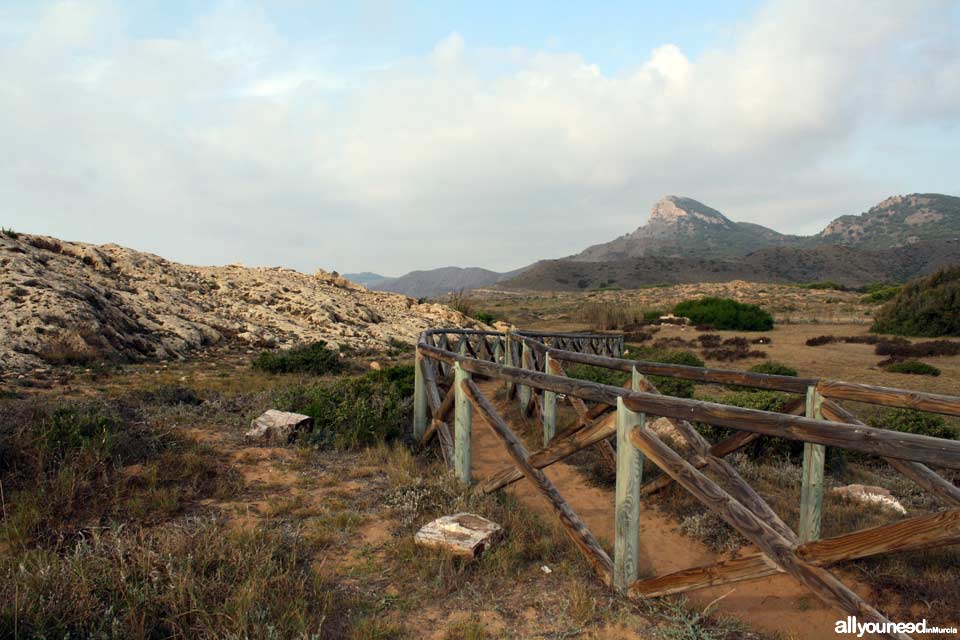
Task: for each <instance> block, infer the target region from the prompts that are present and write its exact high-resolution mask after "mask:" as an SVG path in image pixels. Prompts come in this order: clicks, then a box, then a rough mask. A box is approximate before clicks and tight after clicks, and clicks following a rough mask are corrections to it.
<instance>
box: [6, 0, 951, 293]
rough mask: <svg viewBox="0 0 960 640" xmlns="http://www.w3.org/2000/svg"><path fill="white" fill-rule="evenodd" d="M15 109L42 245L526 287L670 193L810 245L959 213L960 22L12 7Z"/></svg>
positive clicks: (482, 8) (24, 198)
mask: <svg viewBox="0 0 960 640" xmlns="http://www.w3.org/2000/svg"><path fill="white" fill-rule="evenodd" d="M591 5H599V6H591ZM0 114H2V116H0V144H2V147H3V154H2V156H0V203H2V204H0V224H2V225H3V226H7V227H12V228H14V229H16V230H18V231H23V232H27V233H41V234H49V235H54V236H57V237H60V238H64V239H68V240H79V241H85V242H94V243H107V242H113V243H117V244H122V245H125V246H129V247H132V248H135V249H139V250H144V251H150V252H153V253H157V254H160V255H162V256H164V257H167V258H170V259H173V260H177V261H180V262H186V263H190V264H228V263H242V264H247V265H251V266H253V265H263V266H272V265H280V266H287V267H292V268H296V269H299V270H301V271H305V272H312V271H314V270H315V269H317V268H324V269H327V270H337V271H340V272H341V273H345V272H356V271H374V272H378V273H381V274H386V275H400V274H402V273H405V272H407V271H410V270H414V269H429V268H434V267H440V266H447V265H456V266H483V267H487V268H491V269H496V270H508V269H513V268H517V267H520V266H523V265H526V264H529V263H531V262H533V261H535V260H537V259H542V258H553V257H562V256H565V255H570V254H572V253H576V252H578V251H580V250H581V249H583V248H585V247H586V246H588V245H590V244H595V243H598V242H605V241H608V240H611V239H613V238H615V237H617V236H619V235H622V234H624V233H628V232H630V231H632V230H634V229H635V228H636V227H637V226H639V225H641V224H643V223H644V222H645V221H646V219H647V217H648V216H649V212H650V208H651V206H652V205H653V204H654V203H655V202H656V201H657V200H658V199H659V198H661V197H663V196H665V195H669V194H673V195H681V196H687V197H691V198H695V199H697V200H700V201H701V202H704V203H705V204H707V205H709V206H712V207H714V208H716V209H719V210H720V211H722V212H724V213H725V214H726V215H727V216H728V217H730V218H732V219H734V220H742V221H749V222H755V223H759V224H764V225H767V226H770V227H772V228H774V229H777V230H778V231H782V232H789V233H804V234H809V233H815V232H817V231H818V230H819V229H820V228H822V227H823V226H824V224H825V223H827V222H829V221H830V220H831V219H833V218H835V217H837V216H839V215H843V214H849V213H859V212H862V211H864V210H866V209H868V208H869V207H870V206H872V205H873V204H876V203H877V202H879V201H880V200H882V199H883V198H886V197H887V196H890V195H893V194H897V193H913V192H938V193H947V194H952V195H960V152H958V150H960V2H956V1H954V2H947V1H942V0H941V1H936V0H931V1H926V0H911V1H910V2H903V1H902V0H869V1H862V2H858V1H856V0H850V1H844V2H836V1H835V0H830V1H825V0H823V1H822V0H782V1H772V2H763V1H747V0H735V1H732V2H724V3H716V2H709V1H706V0H701V1H699V2H675V3H652V2H645V3H640V2H623V3H617V2H606V3H580V4H575V3H566V2H525V3H514V2H484V3H454V2H437V1H433V2H418V3H406V2H400V1H396V2H394V1H391V0H370V1H363V0H361V1H359V2H354V3H343V2H336V3H334V2H317V1H314V2H308V1H307V0H274V1H272V2H253V1H243V0H224V1H218V2H217V1H215V2H201V1H190V2H187V1H179V2H178V1H161V0H157V1H153V0H126V1H123V2H120V1H111V0H91V1H90V2H81V1H63V2H26V1H22V0H0Z"/></svg>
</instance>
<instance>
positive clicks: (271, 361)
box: [253, 340, 344, 376]
mask: <svg viewBox="0 0 960 640" xmlns="http://www.w3.org/2000/svg"><path fill="white" fill-rule="evenodd" d="M253 368H254V369H260V370H261V371H266V372H268V373H310V374H313V375H318V376H319V375H323V374H326V373H338V372H339V371H342V370H343V368H344V363H343V359H342V358H341V355H340V354H339V353H338V352H336V351H334V350H333V349H331V348H330V347H328V346H327V343H326V342H325V341H323V340H319V341H317V342H313V343H311V344H308V345H304V346H302V347H294V348H292V349H286V350H281V351H264V352H263V353H261V354H260V355H259V356H258V357H257V358H256V359H255V360H254V361H253Z"/></svg>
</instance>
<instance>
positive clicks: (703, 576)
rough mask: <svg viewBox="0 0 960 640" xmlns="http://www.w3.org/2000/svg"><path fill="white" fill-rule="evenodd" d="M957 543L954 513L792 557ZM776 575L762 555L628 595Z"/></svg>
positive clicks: (804, 548) (839, 557) (840, 557)
mask: <svg viewBox="0 0 960 640" xmlns="http://www.w3.org/2000/svg"><path fill="white" fill-rule="evenodd" d="M950 544H960V509H952V510H950V511H941V512H940V513H935V514H932V515H926V516H919V517H917V518H911V519H909V520H901V521H900V522H895V523H893V524H887V525H882V526H879V527H872V528H869V529H861V530H860V531H854V532H853V533H847V534H844V535H842V536H836V537H834V538H826V539H824V540H815V541H813V542H808V543H806V544H802V545H800V546H799V547H797V549H796V551H797V555H798V556H799V557H801V558H803V559H805V560H808V561H810V562H812V563H813V564H816V565H818V566H830V565H832V564H836V563H838V562H845V561H848V560H857V559H859V558H867V557H869V556H875V555H879V554H883V553H894V552H902V551H913V550H916V549H927V548H930V547H938V546H944V545H950ZM776 573H782V569H780V568H779V567H777V566H776V565H773V564H772V563H771V562H770V561H769V560H767V558H766V557H765V556H764V555H763V554H762V553H751V554H748V555H745V556H742V557H740V558H735V559H733V560H724V561H722V562H718V563H716V564H711V565H707V566H703V567H694V568H692V569H683V570H681V571H675V572H673V573H669V574H666V575H663V576H657V577H656V578H649V579H646V580H639V581H637V582H635V583H633V584H632V585H631V586H630V594H631V595H634V596H642V597H647V598H655V597H658V596H665V595H670V594H674V593H684V592H686V591H693V590H696V589H705V588H707V587H715V586H718V585H724V584H730V583H733V582H741V581H743V580H752V579H754V578H762V577H764V576H769V575H774V574H776Z"/></svg>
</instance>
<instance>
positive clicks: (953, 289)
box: [870, 266, 960, 337]
mask: <svg viewBox="0 0 960 640" xmlns="http://www.w3.org/2000/svg"><path fill="white" fill-rule="evenodd" d="M870 330H871V331H873V332H875V333H893V334H897V335H901V336H929V337H935V336H960V266H954V267H949V268H946V269H941V270H940V271H938V272H936V273H934V274H933V275H930V276H927V277H926V278H920V279H917V280H911V281H910V282H908V283H907V284H905V285H903V289H902V290H901V291H900V293H899V294H897V295H896V296H895V297H894V298H893V299H891V300H890V301H889V302H887V303H886V304H885V305H883V306H882V307H881V308H880V309H879V310H878V311H877V314H876V317H875V320H874V322H873V326H872V327H871V329H870Z"/></svg>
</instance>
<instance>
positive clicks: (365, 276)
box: [342, 271, 393, 289]
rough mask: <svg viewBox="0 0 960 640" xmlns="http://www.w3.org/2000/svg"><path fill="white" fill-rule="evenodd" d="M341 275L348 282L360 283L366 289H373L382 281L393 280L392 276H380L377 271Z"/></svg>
mask: <svg viewBox="0 0 960 640" xmlns="http://www.w3.org/2000/svg"><path fill="white" fill-rule="evenodd" d="M342 275H343V277H344V278H346V279H347V280H349V281H350V282H356V283H357V284H362V285H363V286H365V287H366V288H368V289H373V288H375V287H376V285H378V284H381V283H384V282H386V281H388V280H393V278H391V277H390V276H382V275H380V274H379V273H373V272H370V271H364V272H362V273H344V274H342Z"/></svg>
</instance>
